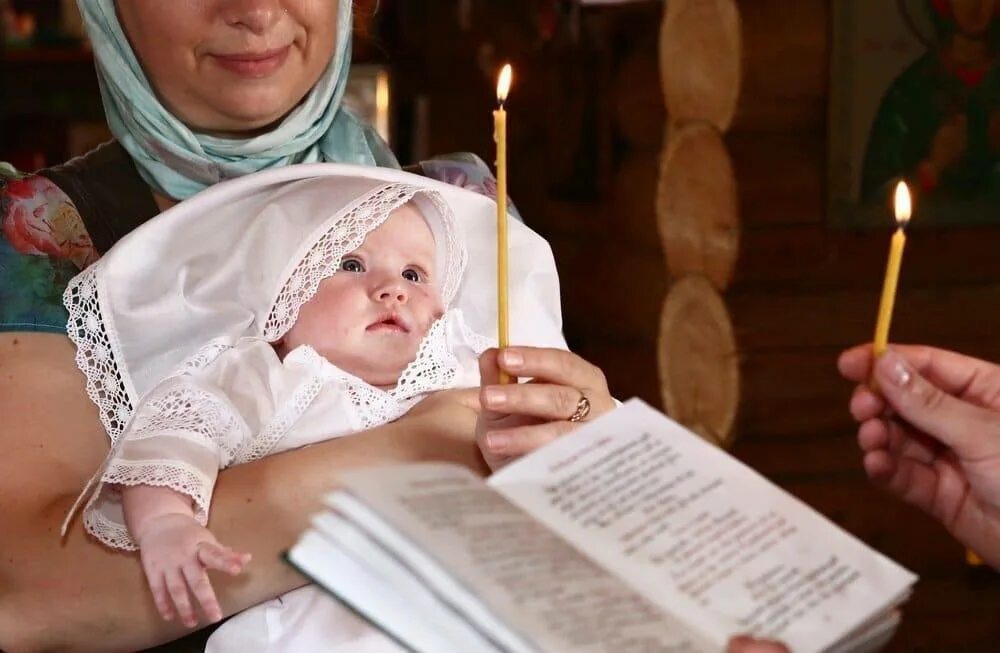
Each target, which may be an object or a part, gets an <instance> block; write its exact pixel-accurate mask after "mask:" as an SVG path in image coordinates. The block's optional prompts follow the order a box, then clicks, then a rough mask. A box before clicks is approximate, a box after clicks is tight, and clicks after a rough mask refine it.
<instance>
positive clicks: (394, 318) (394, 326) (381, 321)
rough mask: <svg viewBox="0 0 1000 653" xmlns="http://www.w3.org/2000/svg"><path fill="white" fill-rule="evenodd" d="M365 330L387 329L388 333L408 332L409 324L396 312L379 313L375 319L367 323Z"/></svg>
mask: <svg viewBox="0 0 1000 653" xmlns="http://www.w3.org/2000/svg"><path fill="white" fill-rule="evenodd" d="M366 331H387V332H390V333H409V332H410V325H409V324H407V323H406V320H404V319H403V318H402V317H400V316H399V315H398V314H397V313H386V314H385V315H380V316H379V318H378V319H377V320H375V321H374V322H372V323H371V324H369V325H368V328H367V329H366Z"/></svg>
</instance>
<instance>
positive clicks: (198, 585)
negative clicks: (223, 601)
mask: <svg viewBox="0 0 1000 653" xmlns="http://www.w3.org/2000/svg"><path fill="white" fill-rule="evenodd" d="M184 579H185V580H186V581H187V585H188V587H190V588H191V593H192V594H194V598H195V600H196V601H198V604H199V605H200V606H201V611H202V612H204V613H205V617H206V618H207V619H208V621H209V623H214V622H216V621H219V620H220V619H222V608H220V607H219V600H218V599H217V598H216V597H215V590H213V589H212V583H211V582H209V580H208V574H207V573H205V569H204V568H203V567H202V566H201V565H200V564H198V563H192V564H189V565H184Z"/></svg>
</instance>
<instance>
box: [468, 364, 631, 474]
mask: <svg viewBox="0 0 1000 653" xmlns="http://www.w3.org/2000/svg"><path fill="white" fill-rule="evenodd" d="M501 370H503V371H504V372H507V373H508V374H509V375H510V376H511V377H521V378H526V377H528V378H531V379H532V381H531V382H530V383H510V384H506V385H500V383H499V380H500V371H501ZM479 371H480V374H481V376H482V387H481V388H480V394H479V401H480V404H481V405H482V411H481V412H480V414H479V419H478V421H477V422H476V442H477V443H479V449H480V450H481V451H482V452H483V457H484V458H485V459H486V464H488V465H489V466H490V469H492V470H494V471H496V470H497V469H499V468H500V467H503V466H504V465H505V464H507V463H508V462H510V461H511V460H513V459H514V458H517V457H518V456H521V455H524V454H526V453H528V452H530V451H534V450H535V449H537V448H538V447H540V446H542V445H543V444H545V443H547V442H550V441H552V440H554V439H556V438H558V437H559V436H561V435H564V434H566V433H568V432H570V431H571V430H573V429H574V428H575V427H576V423H577V422H579V421H586V420H590V419H593V418H594V417H597V416H598V415H602V414H604V413H606V412H608V411H609V410H611V409H612V408H614V407H615V401H614V399H612V398H611V395H610V394H609V392H608V384H607V381H606V380H605V378H604V373H603V372H602V371H601V369H600V368H599V367H596V366H595V365H592V364H590V363H588V362H587V361H585V360H584V359H582V358H580V357H579V356H577V355H576V354H574V353H572V352H569V351H565V350H562V349H543V348H538V347H507V348H505V349H504V350H503V351H499V350H497V349H489V350H487V351H485V352H483V354H482V356H480V357H479ZM588 407H589V408H588Z"/></svg>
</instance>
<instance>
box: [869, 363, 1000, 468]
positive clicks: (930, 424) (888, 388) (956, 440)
mask: <svg viewBox="0 0 1000 653" xmlns="http://www.w3.org/2000/svg"><path fill="white" fill-rule="evenodd" d="M875 378H876V379H877V381H878V384H879V390H880V391H881V392H882V395H883V396H884V397H885V400H886V401H887V402H888V403H889V405H890V406H892V407H893V408H894V409H895V410H896V412H897V413H898V414H899V415H900V416H901V417H903V418H904V419H905V420H906V421H907V422H909V423H910V424H912V425H913V426H915V427H917V428H918V429H920V430H921V431H923V432H924V433H926V434H927V435H929V436H931V437H932V438H934V439H935V440H938V441H940V442H942V443H943V444H945V445H947V446H948V447H950V448H951V449H953V450H954V451H955V453H956V454H958V456H959V457H960V458H968V457H973V456H975V449H976V448H978V447H979V446H980V445H982V444H984V443H985V442H986V441H987V440H988V438H984V437H983V435H984V434H986V433H991V432H993V431H996V429H997V425H998V424H1000V415H998V414H997V413H994V412H992V411H988V410H986V409H984V408H980V407H979V406H976V405H973V404H971V403H969V402H967V401H964V400H962V399H959V398H957V397H954V396H952V395H950V394H948V393H946V392H944V391H943V390H941V389H940V388H938V387H937V386H936V385H934V384H933V383H931V382H930V381H928V380H927V379H926V378H924V377H923V376H922V375H921V374H920V373H919V372H917V370H916V368H914V367H913V366H912V365H911V364H910V363H909V362H908V361H907V360H906V359H904V358H903V357H902V356H901V355H899V354H898V353H896V352H895V351H893V350H892V349H889V350H887V351H886V352H885V353H884V354H883V355H882V356H881V357H880V358H879V359H878V361H876V363H875Z"/></svg>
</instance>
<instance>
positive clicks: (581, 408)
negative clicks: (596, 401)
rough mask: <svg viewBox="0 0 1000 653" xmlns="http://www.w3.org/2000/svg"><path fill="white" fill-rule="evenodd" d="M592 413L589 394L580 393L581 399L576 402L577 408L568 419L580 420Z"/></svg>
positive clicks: (572, 420)
mask: <svg viewBox="0 0 1000 653" xmlns="http://www.w3.org/2000/svg"><path fill="white" fill-rule="evenodd" d="M589 414H590V399H587V395H585V394H583V393H582V392H581V393H580V401H578V402H576V410H574V411H573V414H572V415H570V416H569V417H568V418H567V419H568V420H569V421H571V422H579V421H581V420H583V419H584V418H585V417H587V415H589Z"/></svg>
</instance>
